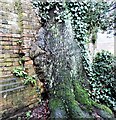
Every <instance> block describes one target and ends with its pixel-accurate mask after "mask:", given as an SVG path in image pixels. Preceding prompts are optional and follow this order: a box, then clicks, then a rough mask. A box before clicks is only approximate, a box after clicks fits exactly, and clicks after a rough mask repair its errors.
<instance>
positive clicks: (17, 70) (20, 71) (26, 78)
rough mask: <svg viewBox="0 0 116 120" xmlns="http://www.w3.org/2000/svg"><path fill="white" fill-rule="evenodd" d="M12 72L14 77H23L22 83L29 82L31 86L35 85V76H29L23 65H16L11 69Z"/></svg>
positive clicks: (26, 83) (27, 83)
mask: <svg viewBox="0 0 116 120" xmlns="http://www.w3.org/2000/svg"><path fill="white" fill-rule="evenodd" d="M13 74H14V75H15V76H16V77H20V78H23V79H24V84H25V85H29V84H31V85H32V86H34V85H36V76H29V75H28V74H27V72H25V70H24V68H23V67H17V68H15V69H14V70H13Z"/></svg>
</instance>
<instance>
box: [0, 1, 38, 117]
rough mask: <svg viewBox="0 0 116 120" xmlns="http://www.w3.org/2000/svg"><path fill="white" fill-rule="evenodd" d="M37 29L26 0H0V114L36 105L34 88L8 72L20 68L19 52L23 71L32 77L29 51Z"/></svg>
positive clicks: (32, 71)
mask: <svg viewBox="0 0 116 120" xmlns="http://www.w3.org/2000/svg"><path fill="white" fill-rule="evenodd" d="M38 27H39V23H38V20H37V17H36V16H35V13H34V11H33V10H32V6H31V3H30V1H29V0H0V109H1V110H0V111H1V113H0V115H2V114H3V113H6V114H7V113H9V112H11V113H13V112H14V111H15V110H16V109H18V108H22V107H24V106H28V105H31V104H33V103H36V102H37V93H36V91H35V88H30V87H25V86H24V84H23V83H22V81H21V80H20V79H18V78H15V76H13V73H12V72H13V69H14V68H16V67H17V66H20V65H19V52H20V50H21V52H22V53H23V54H24V57H25V64H24V66H25V68H26V70H27V71H28V73H29V74H30V75H31V74H34V68H33V62H32V61H31V60H30V58H29V49H30V45H31V43H32V41H34V40H35V37H34V34H35V33H36V31H37V29H38ZM20 41H21V42H22V44H21V45H19V42H20ZM31 106H32V105H31Z"/></svg>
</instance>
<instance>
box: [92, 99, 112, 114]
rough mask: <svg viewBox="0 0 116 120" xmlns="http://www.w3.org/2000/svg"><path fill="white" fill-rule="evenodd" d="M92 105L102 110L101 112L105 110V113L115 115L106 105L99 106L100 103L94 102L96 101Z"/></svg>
mask: <svg viewBox="0 0 116 120" xmlns="http://www.w3.org/2000/svg"><path fill="white" fill-rule="evenodd" d="M92 105H93V106H95V107H96V108H100V109H101V110H104V111H106V112H108V113H109V114H111V115H112V114H113V113H112V111H111V109H110V108H108V107H107V106H105V105H101V104H98V103H96V102H94V101H93V103H92Z"/></svg>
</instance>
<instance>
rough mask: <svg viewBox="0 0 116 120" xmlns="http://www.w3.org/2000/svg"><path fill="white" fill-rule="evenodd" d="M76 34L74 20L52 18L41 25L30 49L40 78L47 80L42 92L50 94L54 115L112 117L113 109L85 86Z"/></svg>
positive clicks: (74, 117) (51, 109)
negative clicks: (100, 102)
mask: <svg viewBox="0 0 116 120" xmlns="http://www.w3.org/2000/svg"><path fill="white" fill-rule="evenodd" d="M73 34H74V31H73V30H72V27H71V22H70V20H66V21H65V22H64V23H60V24H59V23H54V21H52V20H51V21H50V22H48V23H47V25H46V26H44V27H41V28H40V30H39V32H38V39H37V41H35V43H33V44H32V47H31V50H30V57H31V58H32V60H33V62H34V66H35V71H36V73H37V75H38V78H39V80H40V81H41V82H43V83H44V84H45V91H44V92H43V93H42V96H43V99H47V98H49V108H50V111H51V114H50V118H51V119H59V120H60V119H71V120H73V119H81V118H97V117H101V118H111V117H112V113H111V110H110V109H108V108H107V107H104V106H100V105H98V104H97V103H95V102H93V101H92V100H91V99H90V98H89V96H88V94H87V92H86V91H85V90H84V89H83V88H82V84H81V83H83V82H82V81H83V80H84V77H83V76H84V72H83V67H82V66H83V65H82V60H81V52H80V48H79V47H78V43H77V41H76V40H75V39H74V36H73ZM46 96H47V97H46ZM104 109H106V110H104Z"/></svg>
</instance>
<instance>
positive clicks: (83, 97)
mask: <svg viewBox="0 0 116 120" xmlns="http://www.w3.org/2000/svg"><path fill="white" fill-rule="evenodd" d="M74 93H75V99H76V100H77V101H78V102H79V103H81V104H84V105H87V106H88V107H90V106H92V102H91V99H90V98H89V96H88V93H87V91H86V90H84V89H83V88H82V86H81V85H80V84H79V83H77V82H75V84H74Z"/></svg>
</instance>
